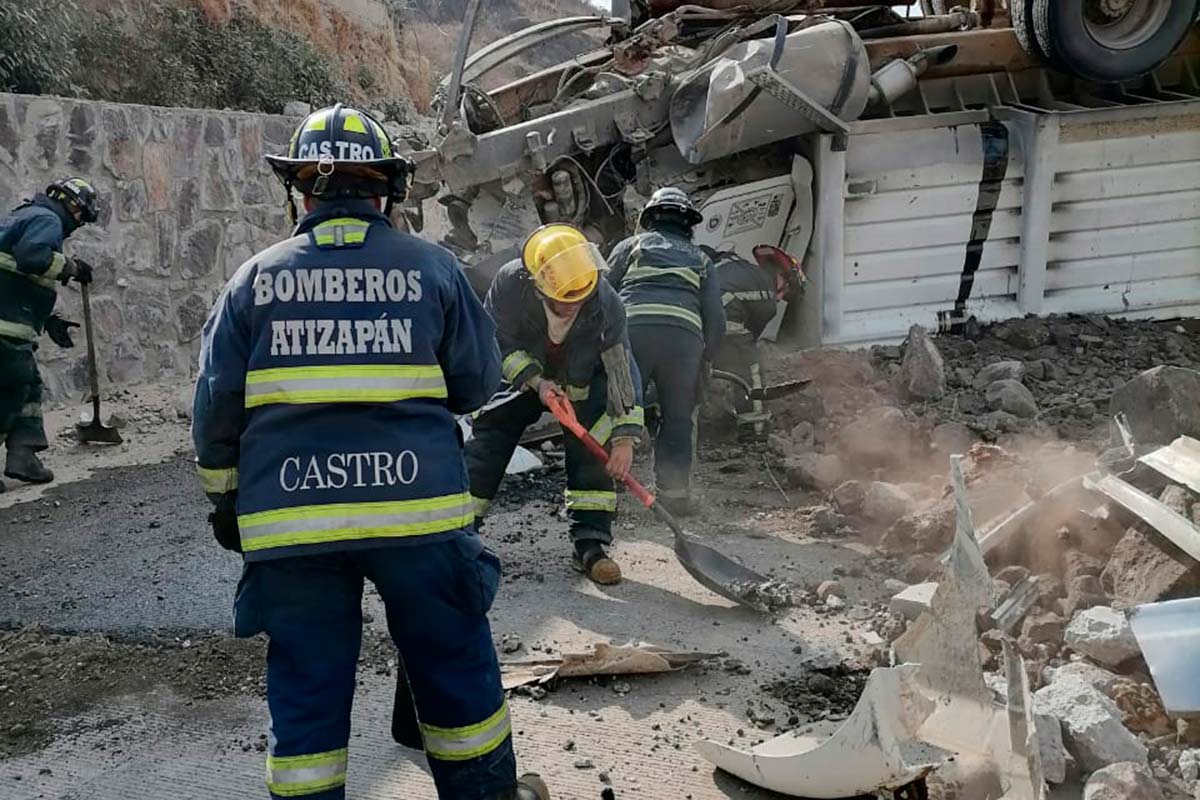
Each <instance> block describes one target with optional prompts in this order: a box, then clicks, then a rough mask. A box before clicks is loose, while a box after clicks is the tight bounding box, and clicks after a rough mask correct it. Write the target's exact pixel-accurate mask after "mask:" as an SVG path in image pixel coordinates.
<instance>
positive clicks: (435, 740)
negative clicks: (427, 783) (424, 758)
mask: <svg viewBox="0 0 1200 800" xmlns="http://www.w3.org/2000/svg"><path fill="white" fill-rule="evenodd" d="M511 730H512V719H511V718H510V716H509V712H508V704H507V703H505V704H504V706H503V707H501V709H500V711H498V712H497V713H496V714H493V715H492V716H491V717H490V718H488V719H487V720H486V721H485V722H483V723H481V724H479V725H473V726H470V727H467V728H450V729H447V728H436V727H433V726H428V725H422V726H421V733H422V734H423V736H424V739H425V750H426V752H428V753H429V755H430V756H432V757H433V758H440V759H442V760H443V761H466V760H469V759H472V758H479V757H480V756H483V755H487V754H488V753H490V752H492V751H493V750H495V749H496V748H497V747H499V746H500V744H501V743H502V742H503V741H504V740H505V739H506V738H507V737H508V735H509V732H510V731H511Z"/></svg>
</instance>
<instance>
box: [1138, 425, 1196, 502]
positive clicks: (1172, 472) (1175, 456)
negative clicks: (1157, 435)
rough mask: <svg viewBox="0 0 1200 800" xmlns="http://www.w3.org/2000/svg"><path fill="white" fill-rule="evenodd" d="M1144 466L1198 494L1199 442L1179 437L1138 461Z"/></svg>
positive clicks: (1190, 438) (1188, 437) (1187, 437)
mask: <svg viewBox="0 0 1200 800" xmlns="http://www.w3.org/2000/svg"><path fill="white" fill-rule="evenodd" d="M1138 461H1140V462H1142V463H1143V464H1145V465H1146V466H1148V467H1150V468H1152V469H1154V470H1155V471H1157V472H1159V473H1161V474H1163V475H1165V476H1166V477H1168V478H1170V479H1171V480H1173V481H1175V482H1176V483H1182V484H1183V485H1184V486H1187V487H1188V488H1189V489H1191V490H1192V491H1193V492H1200V442H1198V441H1196V440H1195V439H1193V438H1192V437H1190V436H1180V437H1179V438H1178V439H1176V440H1175V441H1174V442H1172V443H1171V445H1170V446H1169V447H1160V448H1159V449H1158V450H1155V451H1154V452H1152V453H1147V454H1146V455H1144V456H1142V457H1141V458H1139V459H1138Z"/></svg>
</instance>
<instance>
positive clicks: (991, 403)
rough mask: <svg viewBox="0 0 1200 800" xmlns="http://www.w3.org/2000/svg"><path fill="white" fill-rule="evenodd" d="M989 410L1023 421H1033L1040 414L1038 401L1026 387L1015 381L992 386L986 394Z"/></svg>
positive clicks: (1000, 382) (997, 383)
mask: <svg viewBox="0 0 1200 800" xmlns="http://www.w3.org/2000/svg"><path fill="white" fill-rule="evenodd" d="M985 399H986V400H987V404H988V408H990V409H992V410H993V411H1003V412H1004V413H1006V414H1012V415H1013V416H1014V417H1019V418H1022V419H1032V418H1033V417H1036V416H1037V414H1038V406H1037V401H1036V400H1034V398H1033V393H1032V392H1030V391H1029V390H1028V389H1027V388H1025V385H1024V384H1022V383H1019V382H1017V381H1014V380H1000V381H996V382H994V383H992V384H990V385H989V386H988V387H987V393H986V394H985Z"/></svg>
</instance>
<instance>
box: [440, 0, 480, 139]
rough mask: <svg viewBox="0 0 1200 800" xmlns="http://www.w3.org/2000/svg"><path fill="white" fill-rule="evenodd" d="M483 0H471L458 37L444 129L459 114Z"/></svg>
mask: <svg viewBox="0 0 1200 800" xmlns="http://www.w3.org/2000/svg"><path fill="white" fill-rule="evenodd" d="M482 5H483V0H471V4H470V5H469V6H467V16H466V17H465V18H464V19H463V25H462V32H461V33H459V35H458V49H457V50H456V51H455V53H454V69H453V70H451V72H450V86H449V88H448V89H447V90H446V107H445V108H443V109H442V120H441V124H442V129H443V130H444V129H446V128H449V127H450V122H451V121H452V120H453V119H454V115H455V114H457V113H458V95H459V93H460V92H461V91H462V77H463V69H464V68H465V67H466V63H467V53H468V52H470V49H471V34H472V33H473V32H474V31H475V21H476V20H477V19H479V9H480V8H481V7H482Z"/></svg>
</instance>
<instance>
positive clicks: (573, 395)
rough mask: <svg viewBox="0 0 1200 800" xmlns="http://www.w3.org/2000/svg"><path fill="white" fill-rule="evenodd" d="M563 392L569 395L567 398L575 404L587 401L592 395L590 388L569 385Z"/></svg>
mask: <svg viewBox="0 0 1200 800" xmlns="http://www.w3.org/2000/svg"><path fill="white" fill-rule="evenodd" d="M563 390H564V391H565V392H566V393H567V397H568V398H570V400H571V401H572V402H575V403H578V402H580V401H583V400H587V399H588V397H590V396H591V394H592V387H590V386H571V385H570V384H567V385H566V386H564V387H563Z"/></svg>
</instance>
